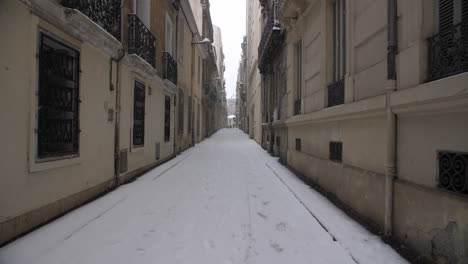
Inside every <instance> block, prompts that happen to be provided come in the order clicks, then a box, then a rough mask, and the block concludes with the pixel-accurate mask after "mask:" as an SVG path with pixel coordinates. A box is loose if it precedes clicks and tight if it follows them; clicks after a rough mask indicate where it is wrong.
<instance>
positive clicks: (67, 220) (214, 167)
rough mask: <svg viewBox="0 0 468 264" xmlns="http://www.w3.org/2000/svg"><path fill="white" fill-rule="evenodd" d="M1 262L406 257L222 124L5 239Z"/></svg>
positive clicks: (350, 260)
mask: <svg viewBox="0 0 468 264" xmlns="http://www.w3.org/2000/svg"><path fill="white" fill-rule="evenodd" d="M377 260H378V261H377ZM0 263H2V264H10V263H12V264H13V263H14V264H32V263H34V264H53V263H57V264H58V263H80V264H85V263H114V264H117V263H126V264H128V263H191V264H194V263H213V264H219V263H265V264H266V263H291V264H301V263H315V264H318V263H340V264H347V263H350V264H352V263H360V264H366V263H369V264H374V263H392V264H394V263H407V262H406V261H405V260H403V259H402V258H401V257H400V256H399V255H398V254H397V253H396V252H395V251H393V249H391V248H390V247H389V246H387V245H385V244H384V243H383V242H381V240H380V238H378V237H376V236H373V235H372V234H370V233H368V232H367V231H366V230H365V229H364V228H362V227H361V226H359V225H358V224H357V223H356V222H354V221H353V220H351V219H350V218H348V217H347V216H346V215H345V214H344V213H342V212H341V211H340V210H339V209H337V208H336V207H334V206H333V205H332V204H331V203H330V202H329V201H327V200H326V199H325V198H323V197H322V196H321V195H320V194H318V193H316V192H315V191H313V190H311V189H310V188H309V187H307V186H306V185H304V184H303V183H302V182H300V181H299V180H297V178H296V177H295V176H294V175H293V174H292V173H291V172H289V171H288V170H287V169H286V168H285V167H283V166H282V165H280V164H279V163H278V161H277V160H276V159H275V158H273V157H271V156H269V155H268V154H267V153H266V152H264V151H263V150H262V149H261V148H260V147H259V146H258V145H257V144H256V143H255V142H254V141H252V140H249V139H248V137H247V135H245V134H244V133H242V132H241V131H240V130H237V129H224V130H221V131H220V132H218V133H216V134H215V135H213V136H212V137H211V138H209V139H207V140H206V141H204V142H203V143H201V144H199V145H197V146H196V147H194V148H192V149H190V150H188V151H186V152H184V153H183V154H182V155H180V156H178V157H177V158H175V159H173V160H171V161H169V162H168V163H166V164H164V165H162V166H159V167H158V168H156V169H154V170H153V171H151V172H149V173H147V174H146V175H144V176H142V177H140V178H138V179H137V180H136V181H135V182H133V183H130V184H128V185H125V186H122V187H120V188H118V189H117V190H116V191H113V192H111V193H109V194H107V195H105V196H103V197H102V198H100V199H98V200H96V201H94V202H92V203H89V204H88V205H85V206H83V207H81V208H79V209H77V210H75V211H73V212H71V213H69V214H67V215H65V216H64V217H62V218H60V219H58V220H56V221H54V222H52V223H50V224H48V225H46V226H44V227H42V228H40V229H38V230H36V231H34V232H32V233H30V234H29V235H27V236H25V237H23V238H21V239H19V240H17V241H15V242H13V243H10V244H8V245H7V246H5V247H4V248H2V249H0Z"/></svg>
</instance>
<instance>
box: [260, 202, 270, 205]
mask: <svg viewBox="0 0 468 264" xmlns="http://www.w3.org/2000/svg"><path fill="white" fill-rule="evenodd" d="M262 204H263V205H264V206H267V205H269V204H270V201H266V202H262Z"/></svg>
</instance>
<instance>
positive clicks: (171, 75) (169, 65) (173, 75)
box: [162, 52, 177, 85]
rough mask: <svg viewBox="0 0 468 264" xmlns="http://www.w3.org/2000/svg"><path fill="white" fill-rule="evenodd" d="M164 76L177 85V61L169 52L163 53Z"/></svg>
mask: <svg viewBox="0 0 468 264" xmlns="http://www.w3.org/2000/svg"><path fill="white" fill-rule="evenodd" d="M162 77H163V79H168V80H169V81H171V82H172V83H173V84H175V85H177V62H176V61H175V60H174V58H172V56H171V54H169V53H168V52H164V53H163V69H162Z"/></svg>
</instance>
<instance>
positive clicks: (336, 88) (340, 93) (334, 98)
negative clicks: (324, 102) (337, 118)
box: [328, 79, 344, 107]
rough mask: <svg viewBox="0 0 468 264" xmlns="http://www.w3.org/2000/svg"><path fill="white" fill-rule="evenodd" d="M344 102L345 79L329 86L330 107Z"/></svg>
mask: <svg viewBox="0 0 468 264" xmlns="http://www.w3.org/2000/svg"><path fill="white" fill-rule="evenodd" d="M341 104H344V79H341V80H339V81H337V82H335V83H332V84H330V85H329V86H328V107H331V106H335V105H341Z"/></svg>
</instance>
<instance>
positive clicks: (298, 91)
mask: <svg viewBox="0 0 468 264" xmlns="http://www.w3.org/2000/svg"><path fill="white" fill-rule="evenodd" d="M301 98H302V40H300V41H299V42H298V43H297V44H296V100H295V101H294V115H300V114H301Z"/></svg>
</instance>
